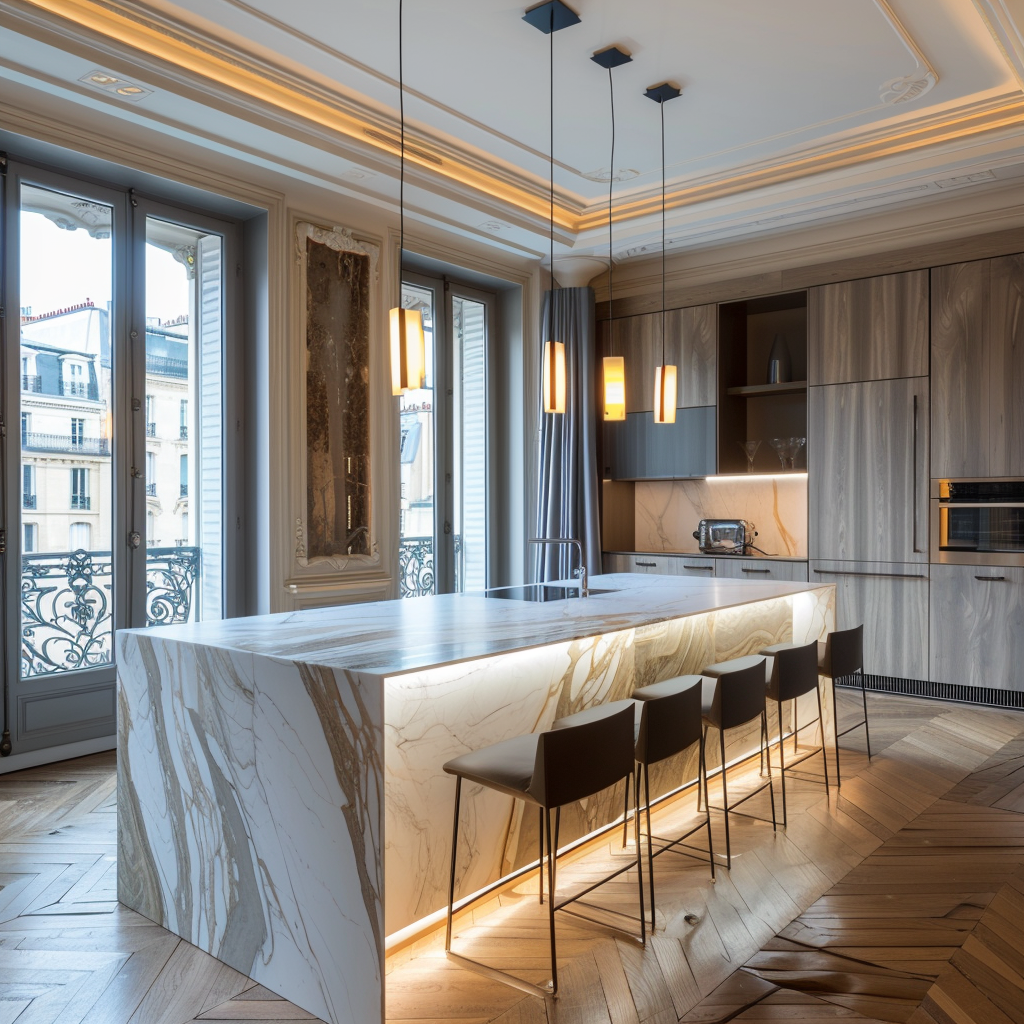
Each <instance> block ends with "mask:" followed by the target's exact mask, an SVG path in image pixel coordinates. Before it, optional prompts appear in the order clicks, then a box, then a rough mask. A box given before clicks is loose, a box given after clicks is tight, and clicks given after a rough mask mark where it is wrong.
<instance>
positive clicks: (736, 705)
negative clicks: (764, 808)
mask: <svg viewBox="0 0 1024 1024" xmlns="http://www.w3.org/2000/svg"><path fill="white" fill-rule="evenodd" d="M765 673H766V662H765V659H764V658H763V657H760V656H759V655H756V654H752V655H747V656H746V657H743V658H733V659H731V660H730V661H723V662H719V663H718V664H716V665H708V667H707V668H705V669H704V671H703V673H702V675H703V676H704V677H705V679H704V681H703V685H702V687H701V690H702V693H701V719H702V721H703V725H704V747H705V749H706V747H707V733H708V729H709V728H715V729H717V730H718V736H719V749H720V752H721V758H722V806H721V807H714V808H712V807H710V804H709V809H712V810H717V811H722V812H723V813H724V816H725V864H726V867H727V868H731V867H732V844H731V842H730V837H729V814H730V813H734V814H743V815H744V816H745V817H757V816H756V815H750V814H745V813H744V812H743V811H736V810H734V808H736V807H738V806H739V805H740V804H742V803H745V802H746V801H747V800H749V799H750V798H751V797H754V796H756V795H757V794H758V793H760V792H761V791H762V790H764V789H767V790H768V793H769V796H770V797H771V802H772V829H773V830H775V828H776V827H777V825H776V821H775V790H774V789H773V787H772V780H771V763H770V762H769V765H768V781H767V782H765V783H762V784H761V785H760V786H758V787H757V788H756V789H754V790H753V791H752V792H750V793H748V794H747V795H746V796H744V797H741V798H740V799H739V800H736V801H734V802H733V803H731V804H730V803H729V792H728V786H727V783H726V775H727V771H726V759H725V733H726V730H727V729H732V728H735V727H736V726H740V725H745V724H746V723H747V722H752V721H754V719H756V718H760V719H761V739H762V742H764V741H765V740H766V739H767V736H768V711H767V705H766V704H765V685H766V682H767V677H766V674H765ZM704 771H705V772H706V771H707V766H706V765H705V766H704ZM758 820H763V819H758Z"/></svg>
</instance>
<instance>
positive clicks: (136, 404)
mask: <svg viewBox="0 0 1024 1024" xmlns="http://www.w3.org/2000/svg"><path fill="white" fill-rule="evenodd" d="M2 213H3V221H4V225H3V226H4V236H3V239H4V245H3V261H4V262H3V268H4V277H5V294H4V305H5V307H6V308H7V310H18V311H19V313H20V315H19V316H18V317H17V318H15V317H12V316H10V315H8V316H7V317H6V328H5V336H4V351H3V366H2V369H3V376H4V388H3V394H2V402H3V418H4V423H5V424H6V425H8V429H7V430H6V436H5V438H4V440H3V444H4V450H3V457H4V474H3V481H2V483H3V501H4V506H5V514H4V516H3V521H4V529H5V532H6V554H5V563H6V564H5V567H4V582H5V584H6V602H5V621H4V630H5V639H6V643H5V645H4V649H5V660H4V669H5V674H6V686H5V702H4V712H5V730H6V731H5V735H9V738H10V747H11V752H12V753H14V754H20V753H29V752H31V751H34V750H40V749H42V748H55V749H59V748H63V747H68V745H74V744H80V743H82V742H85V741H90V740H97V739H100V738H102V737H107V736H110V735H112V734H113V732H114V731H115V726H116V706H115V703H116V686H115V671H116V645H115V642H114V634H115V631H116V630H118V629H123V628H128V627H138V626H147V625H163V624H173V623H181V622H188V621H196V620H199V619H211V618H220V617H221V616H223V615H225V614H226V613H227V612H228V606H229V603H230V600H231V597H230V594H231V591H232V587H231V582H232V581H231V577H232V563H233V562H234V560H235V557H236V556H235V554H234V550H233V547H232V545H231V542H230V540H229V538H230V535H231V531H229V530H228V529H227V523H228V521H229V520H228V516H229V515H230V511H231V504H232V501H231V498H230V494H229V489H230V485H231V483H232V480H231V478H230V477H229V475H228V473H227V471H226V465H227V464H228V463H229V462H234V463H235V464H240V462H241V459H240V458H239V459H234V460H231V459H229V458H228V456H229V455H230V454H231V451H230V449H231V447H232V444H229V442H228V437H229V436H230V437H231V438H232V443H235V442H234V441H233V438H234V435H235V434H236V431H227V430H226V429H225V423H227V422H231V419H229V417H231V416H232V415H233V414H234V413H235V412H237V410H236V409H235V408H234V406H235V404H236V403H237V401H238V399H237V398H236V397H234V394H233V389H232V388H231V387H228V386H227V381H226V375H225V362H226V359H229V358H230V357H231V355H232V345H233V331H232V330H231V325H232V310H233V303H234V302H235V294H234V293H235V285H234V278H235V274H228V273H227V272H226V268H227V267H228V266H233V265H235V263H236V261H237V252H236V248H237V237H236V229H235V226H234V225H233V224H230V223H227V222H223V221H220V220H217V219H215V218H210V217H206V216H204V215H199V214H196V213H195V212H193V211H189V210H185V209H182V208H177V207H171V206H167V205H163V204H160V203H157V202H155V201H152V200H148V199H145V198H142V197H137V196H135V195H134V194H132V193H129V192H126V191H124V190H120V189H115V188H108V187H104V186H101V185H96V184H93V183H90V182H84V181H80V180H77V179H73V178H69V177H67V176H64V175H62V174H59V173H56V172H52V171H48V170H44V169H40V168H35V167H29V166H25V165H19V164H17V163H13V162H12V163H11V164H9V166H8V173H7V180H6V185H5V190H4V202H3V211H2ZM238 422H239V424H240V417H239V418H238ZM12 423H19V424H20V431H19V430H11V429H10V426H9V425H10V424H12Z"/></svg>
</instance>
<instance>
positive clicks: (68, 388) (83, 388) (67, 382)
mask: <svg viewBox="0 0 1024 1024" xmlns="http://www.w3.org/2000/svg"><path fill="white" fill-rule="evenodd" d="M64 369H65V371H66V372H67V376H66V377H65V378H64V382H63V383H64V394H65V395H70V396H71V397H73V398H86V397H87V394H88V388H87V385H86V383H85V367H84V366H83V365H82V364H81V363H65V364H64Z"/></svg>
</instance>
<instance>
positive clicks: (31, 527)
mask: <svg viewBox="0 0 1024 1024" xmlns="http://www.w3.org/2000/svg"><path fill="white" fill-rule="evenodd" d="M38 547H39V527H38V526H37V525H36V524H35V523H23V524H22V526H21V552H22V554H24V555H30V554H32V552H33V551H35V550H36V548H38Z"/></svg>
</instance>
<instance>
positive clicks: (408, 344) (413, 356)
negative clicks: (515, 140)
mask: <svg viewBox="0 0 1024 1024" xmlns="http://www.w3.org/2000/svg"><path fill="white" fill-rule="evenodd" d="M402 4H403V0H398V109H399V121H400V125H401V129H400V130H401V150H400V156H399V164H398V167H399V170H398V181H399V185H398V223H399V242H398V305H397V306H395V307H394V308H393V309H392V310H391V314H390V317H391V324H390V328H391V332H390V333H391V394H393V395H404V394H405V393H406V391H414V390H415V389H416V388H421V387H423V382H424V380H425V378H426V369H427V367H426V351H425V349H426V346H425V343H424V339H423V315H422V314H421V313H420V311H419V310H418V309H403V308H402V268H403V262H404V256H405V80H404V77H403V74H404V62H403V59H402V30H403V27H404V26H403V10H402Z"/></svg>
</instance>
